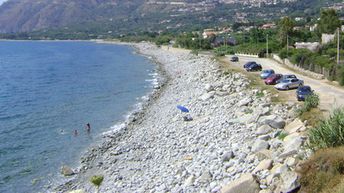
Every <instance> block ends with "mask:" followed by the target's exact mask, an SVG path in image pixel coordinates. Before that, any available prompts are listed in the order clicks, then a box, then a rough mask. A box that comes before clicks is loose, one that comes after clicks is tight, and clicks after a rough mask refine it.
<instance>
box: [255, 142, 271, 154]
mask: <svg viewBox="0 0 344 193" xmlns="http://www.w3.org/2000/svg"><path fill="white" fill-rule="evenodd" d="M264 149H269V143H268V142H266V141H263V140H260V139H258V140H256V142H255V143H254V144H253V146H252V152H258V151H261V150H264Z"/></svg>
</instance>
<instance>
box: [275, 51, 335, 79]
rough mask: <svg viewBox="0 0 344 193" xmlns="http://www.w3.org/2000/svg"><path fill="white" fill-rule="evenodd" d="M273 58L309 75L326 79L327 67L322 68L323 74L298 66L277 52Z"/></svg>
mask: <svg viewBox="0 0 344 193" xmlns="http://www.w3.org/2000/svg"><path fill="white" fill-rule="evenodd" d="M272 58H273V59H274V60H276V61H277V62H279V63H281V64H284V65H286V66H288V67H290V68H292V69H294V70H297V71H299V72H301V73H303V74H306V75H307V76H310V77H312V78H315V79H318V80H321V79H324V78H325V75H326V74H327V73H328V72H327V71H326V70H325V69H321V72H322V74H319V73H315V72H311V71H309V70H306V69H303V68H301V67H299V66H297V65H296V64H293V63H291V62H290V61H289V60H288V59H281V58H280V57H279V56H278V55H277V54H273V55H272Z"/></svg>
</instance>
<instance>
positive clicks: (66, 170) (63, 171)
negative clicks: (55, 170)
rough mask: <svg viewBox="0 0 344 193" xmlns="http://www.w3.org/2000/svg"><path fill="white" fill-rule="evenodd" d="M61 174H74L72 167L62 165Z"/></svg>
mask: <svg viewBox="0 0 344 193" xmlns="http://www.w3.org/2000/svg"><path fill="white" fill-rule="evenodd" d="M61 174H62V175H64V176H72V175H74V174H75V173H74V171H73V170H72V168H70V167H68V166H62V167H61Z"/></svg>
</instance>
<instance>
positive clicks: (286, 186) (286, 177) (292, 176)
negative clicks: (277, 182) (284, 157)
mask: <svg viewBox="0 0 344 193" xmlns="http://www.w3.org/2000/svg"><path fill="white" fill-rule="evenodd" d="M281 180H282V185H281V190H282V192H292V191H293V190H295V189H297V188H299V187H300V183H299V182H298V176H297V174H296V173H295V172H286V173H283V174H281Z"/></svg>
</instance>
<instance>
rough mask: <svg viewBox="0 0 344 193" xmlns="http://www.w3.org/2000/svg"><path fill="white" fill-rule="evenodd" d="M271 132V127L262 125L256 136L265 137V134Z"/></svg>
mask: <svg viewBox="0 0 344 193" xmlns="http://www.w3.org/2000/svg"><path fill="white" fill-rule="evenodd" d="M271 131H272V128H271V127H270V126H269V125H262V126H260V127H259V128H258V129H257V131H256V134H257V135H264V134H268V133H270V132H271Z"/></svg>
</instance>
